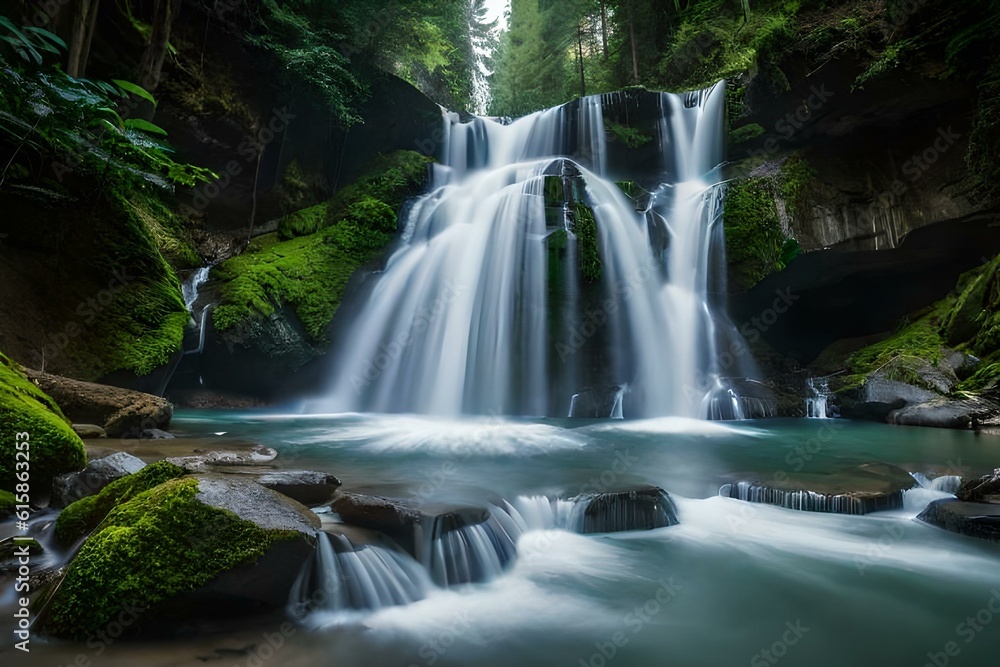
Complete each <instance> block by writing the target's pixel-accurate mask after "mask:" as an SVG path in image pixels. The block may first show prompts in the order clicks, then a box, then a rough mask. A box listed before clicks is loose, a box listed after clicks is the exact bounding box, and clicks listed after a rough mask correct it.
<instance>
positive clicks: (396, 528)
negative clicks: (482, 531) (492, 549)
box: [332, 492, 490, 558]
mask: <svg viewBox="0 0 1000 667" xmlns="http://www.w3.org/2000/svg"><path fill="white" fill-rule="evenodd" d="M332 508H333V511H334V512H336V513H337V514H339V515H340V517H341V518H342V519H343V520H344V523H347V524H350V525H353V526H360V527H362V528H368V529H370V530H377V531H379V532H381V533H384V534H385V535H387V536H389V537H390V538H392V539H393V540H395V541H396V543H398V544H399V545H400V546H401V547H403V549H405V550H406V551H408V552H409V553H410V554H412V555H413V556H415V557H417V558H419V557H420V546H421V545H422V544H427V543H428V541H429V540H431V539H433V537H434V536H440V535H442V534H444V533H448V532H450V531H454V530H456V529H458V528H461V527H463V526H468V525H475V524H479V523H482V522H484V521H486V520H487V519H488V518H489V517H490V514H489V511H488V510H485V509H482V508H476V507H447V506H438V507H417V506H415V505H414V504H412V503H411V502H409V501H407V500H403V499H399V498H384V497H382V496H369V495H363V494H358V493H343V492H341V493H338V494H337V497H336V498H335V499H334V501H333V504H332Z"/></svg>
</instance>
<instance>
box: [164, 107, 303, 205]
mask: <svg viewBox="0 0 1000 667" xmlns="http://www.w3.org/2000/svg"><path fill="white" fill-rule="evenodd" d="M296 117H297V116H296V115H295V114H293V113H291V112H290V111H289V110H288V106H287V105H285V106H283V107H280V108H275V109H272V110H271V118H270V120H268V122H267V123H266V124H264V125H263V126H262V127H261V128H260V129H258V130H257V131H256V132H255V133H254V134H253V135H245V136H244V137H243V140H242V141H241V142H240V144H239V145H238V146H237V147H236V153H237V154H238V155H239V156H240V157H242V158H243V164H241V163H240V161H238V160H230V161H229V162H227V163H226V165H225V167H224V168H223V169H222V171H221V172H219V178H218V179H217V180H215V181H212V182H210V183H203V184H202V185H200V186H198V187H197V188H196V189H195V190H194V197H193V198H192V199H191V203H190V204H185V203H182V204H180V206H179V207H178V209H179V210H180V212H181V213H183V214H185V215H187V216H189V217H190V216H191V215H192V214H197V213H199V212H200V211H204V210H205V209H206V208H208V205H209V204H210V203H211V202H212V200H214V199H216V198H217V197H218V196H219V195H220V194H222V192H223V191H224V190H225V189H226V188H228V187H229V186H230V185H232V183H233V179H234V178H236V177H237V176H239V175H240V174H242V173H243V170H244V165H249V164H252V163H253V162H254V161H255V160H257V159H258V158H259V157H260V156H261V155H262V154H263V152H264V150H265V149H266V148H267V147H268V146H269V145H270V144H272V143H273V142H274V140H275V139H277V138H278V137H280V136H281V135H282V134H283V133H284V132H285V130H287V129H288V126H289V125H290V124H291V122H292V120H294V119H295V118H296Z"/></svg>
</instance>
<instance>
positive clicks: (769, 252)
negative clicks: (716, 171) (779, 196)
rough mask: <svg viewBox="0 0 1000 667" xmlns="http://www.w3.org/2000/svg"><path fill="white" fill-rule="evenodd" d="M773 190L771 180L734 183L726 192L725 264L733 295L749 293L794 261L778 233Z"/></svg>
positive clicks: (780, 234) (779, 228) (790, 249)
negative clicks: (727, 267)
mask: <svg viewBox="0 0 1000 667" xmlns="http://www.w3.org/2000/svg"><path fill="white" fill-rule="evenodd" d="M775 189H776V185H775V184H774V182H773V180H772V179H770V178H748V179H742V180H737V181H733V182H732V183H730V184H729V186H728V187H727V189H726V198H725V214H724V224H725V232H726V261H727V262H728V264H729V284H730V288H731V289H732V290H733V291H736V292H742V291H746V290H748V289H750V288H751V287H753V286H754V285H756V284H757V283H759V282H760V281H761V280H763V279H764V278H766V277H767V276H769V275H771V274H772V273H774V272H776V271H780V270H781V269H783V268H784V264H783V263H782V262H783V261H790V259H789V257H790V256H792V257H794V255H793V254H792V252H793V251H794V248H792V247H790V246H786V238H785V234H784V232H783V231H782V229H781V219H780V218H779V217H778V207H777V204H776V203H775V200H774V197H775ZM796 245H797V244H796Z"/></svg>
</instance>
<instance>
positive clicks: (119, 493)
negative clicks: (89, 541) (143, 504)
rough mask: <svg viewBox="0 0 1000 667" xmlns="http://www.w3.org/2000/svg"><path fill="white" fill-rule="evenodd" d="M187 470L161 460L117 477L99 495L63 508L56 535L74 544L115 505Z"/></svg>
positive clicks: (66, 542) (61, 540)
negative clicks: (137, 470) (119, 477)
mask: <svg viewBox="0 0 1000 667" xmlns="http://www.w3.org/2000/svg"><path fill="white" fill-rule="evenodd" d="M183 474H184V469H183V468H181V467H180V466H176V465H174V464H173V463H169V462H168V461H157V462H156V463H152V464H150V465H148V466H146V467H145V468H143V469H142V470H140V471H139V472H136V473H132V474H131V475H126V476H125V477H122V478H121V479H116V480H115V481H113V482H111V484H108V485H107V486H106V487H104V488H103V489H101V491H100V493H98V494H97V495H94V496H87V497H86V498H81V499H80V500H77V501H76V502H74V503H72V504H71V505H70V506H69V507H67V508H66V509H64V510H63V511H62V512H60V514H59V517H58V518H57V519H56V537H57V538H58V539H59V541H60V542H62V543H63V544H72V543H73V542H75V541H76V540H78V539H80V538H81V537H83V536H84V535H86V534H87V533H89V532H90V531H92V530H93V529H94V528H96V527H97V526H98V525H99V524H100V523H101V521H103V520H104V517H106V516H107V515H108V513H109V512H110V511H111V510H112V509H114V508H115V506H117V505H119V504H121V503H124V502H127V501H129V500H131V499H132V498H134V497H135V496H137V495H139V494H140V493H143V492H145V491H148V490H150V489H152V488H155V487H157V486H159V485H160V484H163V483H164V482H166V481H168V480H171V479H174V478H176V477H180V476H181V475H183Z"/></svg>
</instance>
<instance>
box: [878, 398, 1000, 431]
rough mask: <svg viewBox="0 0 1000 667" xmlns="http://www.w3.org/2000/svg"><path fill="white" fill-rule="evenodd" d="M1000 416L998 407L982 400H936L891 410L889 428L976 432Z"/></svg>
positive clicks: (887, 419)
mask: <svg viewBox="0 0 1000 667" xmlns="http://www.w3.org/2000/svg"><path fill="white" fill-rule="evenodd" d="M998 414H1000V405H997V404H996V403H994V402H993V401H990V400H987V399H984V398H979V397H976V398H965V399H950V398H944V397H938V398H934V399H931V400H929V401H927V402H925V403H920V404H918V405H910V406H906V407H904V408H900V409H898V410H893V411H892V412H890V413H889V414H888V416H887V417H886V421H888V422H889V423H890V424H899V425H901V426H933V427H937V428H958V429H972V428H978V427H979V426H980V425H981V424H984V423H986V422H988V421H989V420H990V419H992V418H994V417H996V416H997V415H998Z"/></svg>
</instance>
